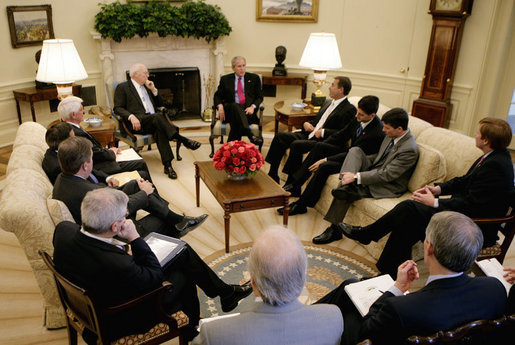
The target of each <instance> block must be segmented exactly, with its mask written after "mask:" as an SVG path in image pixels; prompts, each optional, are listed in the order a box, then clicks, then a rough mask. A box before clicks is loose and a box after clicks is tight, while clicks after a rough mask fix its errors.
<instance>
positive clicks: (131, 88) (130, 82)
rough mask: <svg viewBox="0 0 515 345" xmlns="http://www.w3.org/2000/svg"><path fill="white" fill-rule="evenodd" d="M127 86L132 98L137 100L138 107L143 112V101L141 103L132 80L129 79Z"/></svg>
mask: <svg viewBox="0 0 515 345" xmlns="http://www.w3.org/2000/svg"><path fill="white" fill-rule="evenodd" d="M127 85H129V90H131V92H132V97H133V98H135V99H137V100H138V103H139V105H140V106H141V107H142V108H143V110H144V109H145V106H144V105H143V101H141V97H140V95H139V93H138V90H136V88H135V87H134V84H133V83H132V80H130V79H129V80H128V81H127Z"/></svg>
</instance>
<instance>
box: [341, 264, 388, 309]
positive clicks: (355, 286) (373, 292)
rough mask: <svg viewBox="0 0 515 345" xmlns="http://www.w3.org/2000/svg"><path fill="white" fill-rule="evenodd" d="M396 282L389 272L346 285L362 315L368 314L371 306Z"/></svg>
mask: <svg viewBox="0 0 515 345" xmlns="http://www.w3.org/2000/svg"><path fill="white" fill-rule="evenodd" d="M394 283H395V282H394V281H393V279H392V277H390V275H389V274H384V275H382V276H379V277H374V278H370V279H367V280H363V281H360V282H356V283H351V284H349V285H346V286H345V292H346V293H347V295H348V296H349V297H350V299H351V300H352V303H354V305H355V306H356V308H357V309H358V311H359V313H360V314H361V316H365V315H367V314H368V311H369V309H370V306H371V305H372V304H374V302H375V301H376V300H377V299H378V298H379V297H380V296H381V295H382V294H383V293H384V291H386V290H388V289H389V288H391V287H392V286H393V284H394Z"/></svg>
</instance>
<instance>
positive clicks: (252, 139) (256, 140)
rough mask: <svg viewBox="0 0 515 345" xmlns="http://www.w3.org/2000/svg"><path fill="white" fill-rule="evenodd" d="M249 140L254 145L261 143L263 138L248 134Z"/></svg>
mask: <svg viewBox="0 0 515 345" xmlns="http://www.w3.org/2000/svg"><path fill="white" fill-rule="evenodd" d="M249 140H250V142H251V143H253V144H254V145H256V146H260V145H263V139H261V138H260V137H256V136H255V135H251V136H249Z"/></svg>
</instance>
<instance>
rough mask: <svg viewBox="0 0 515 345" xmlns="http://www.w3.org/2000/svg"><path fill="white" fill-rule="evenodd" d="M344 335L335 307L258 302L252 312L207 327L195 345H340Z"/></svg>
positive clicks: (339, 316)
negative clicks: (278, 304) (277, 304)
mask: <svg viewBox="0 0 515 345" xmlns="http://www.w3.org/2000/svg"><path fill="white" fill-rule="evenodd" d="M342 332H343V320H342V314H341V313H340V310H339V309H338V308H337V307H336V306H333V305H329V304H318V305H309V306H308V305H304V304H302V303H301V302H299V301H297V300H295V301H294V302H292V303H289V304H287V305H283V306H271V305H267V304H264V303H262V302H256V303H255V304H254V306H253V308H252V310H251V311H249V312H246V313H242V314H240V315H238V316H235V317H231V318H226V319H220V320H216V321H212V322H208V323H204V324H203V325H202V327H201V328H200V334H199V335H198V336H197V337H196V338H195V339H194V340H193V344H194V345H200V344H209V345H218V344H220V345H222V344H223V345H231V344H235V345H236V344H238V345H254V344H255V345H257V344H282V345H287V344H292V345H293V344H295V345H302V344H306V345H316V344H325V345H329V344H339V342H340V337H341V335H342Z"/></svg>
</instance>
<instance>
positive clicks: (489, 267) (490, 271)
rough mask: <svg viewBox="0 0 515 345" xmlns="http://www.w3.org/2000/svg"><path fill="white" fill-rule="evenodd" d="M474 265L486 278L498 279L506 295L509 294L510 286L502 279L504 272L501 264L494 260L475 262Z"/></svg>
mask: <svg viewBox="0 0 515 345" xmlns="http://www.w3.org/2000/svg"><path fill="white" fill-rule="evenodd" d="M476 264H477V265H478V266H479V268H481V270H482V271H483V272H485V274H486V275H487V276H489V277H495V278H497V279H499V280H500V281H501V283H502V284H503V285H504V287H505V288H506V293H507V294H508V293H509V292H510V288H511V284H510V283H508V282H507V281H506V279H504V277H503V275H504V273H506V272H505V271H504V270H503V267H502V265H501V263H500V262H499V261H497V259H496V258H491V259H485V260H481V261H476Z"/></svg>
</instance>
